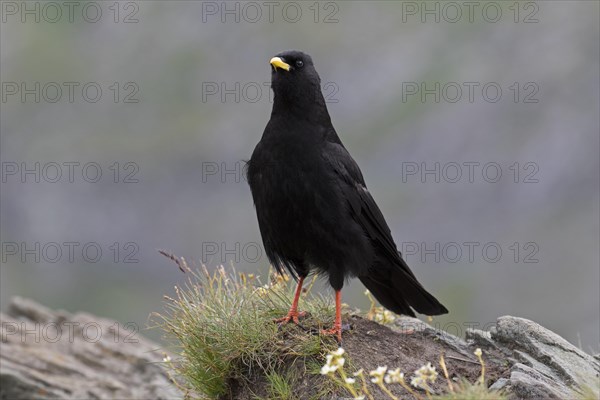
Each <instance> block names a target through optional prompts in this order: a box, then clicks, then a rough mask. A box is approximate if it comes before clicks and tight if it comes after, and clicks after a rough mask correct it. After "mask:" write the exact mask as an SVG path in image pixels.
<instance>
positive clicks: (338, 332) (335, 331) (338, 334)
mask: <svg viewBox="0 0 600 400" xmlns="http://www.w3.org/2000/svg"><path fill="white" fill-rule="evenodd" d="M321 335H335V338H336V339H337V341H338V343H342V326H341V325H337V324H335V325H333V328H331V329H321Z"/></svg>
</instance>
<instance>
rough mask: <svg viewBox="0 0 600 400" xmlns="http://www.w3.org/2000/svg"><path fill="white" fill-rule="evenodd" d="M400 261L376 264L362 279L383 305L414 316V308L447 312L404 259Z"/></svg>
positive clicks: (394, 310)
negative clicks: (399, 263) (411, 270)
mask: <svg viewBox="0 0 600 400" xmlns="http://www.w3.org/2000/svg"><path fill="white" fill-rule="evenodd" d="M400 261H401V262H402V264H403V265H400V266H395V265H394V266H391V267H390V266H389V264H388V265H377V264H376V265H374V266H373V268H371V269H370V270H369V274H368V275H365V276H360V277H359V279H360V281H361V282H362V283H363V285H365V286H366V288H367V289H369V291H370V292H371V293H372V294H373V296H374V297H375V298H376V299H377V300H378V301H379V302H380V303H381V305H382V306H384V307H385V308H387V309H388V310H391V311H393V312H395V313H397V314H403V315H410V316H411V317H414V316H415V313H414V311H413V310H412V309H414V310H415V311H417V312H418V313H421V314H425V315H440V314H447V313H448V309H446V307H444V306H443V305H442V304H441V303H440V302H439V301H438V300H437V299H436V298H435V297H433V295H431V294H430V293H429V292H427V291H426V290H425V288H424V287H423V286H422V285H421V284H420V283H419V282H418V281H417V279H416V278H415V277H414V275H413V274H412V272H410V269H409V268H408V265H406V263H405V262H404V260H402V259H400ZM411 307H412V309H411Z"/></svg>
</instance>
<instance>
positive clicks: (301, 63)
mask: <svg viewBox="0 0 600 400" xmlns="http://www.w3.org/2000/svg"><path fill="white" fill-rule="evenodd" d="M303 66H304V63H303V62H302V60H298V61H296V67H298V68H302V67H303Z"/></svg>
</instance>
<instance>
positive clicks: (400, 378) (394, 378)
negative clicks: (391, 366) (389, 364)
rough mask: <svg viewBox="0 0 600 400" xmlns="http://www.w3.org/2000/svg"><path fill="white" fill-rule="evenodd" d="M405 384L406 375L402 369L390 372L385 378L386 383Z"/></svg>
mask: <svg viewBox="0 0 600 400" xmlns="http://www.w3.org/2000/svg"><path fill="white" fill-rule="evenodd" d="M399 382H404V374H403V373H402V372H400V368H396V369H395V370H393V371H388V373H387V375H386V376H385V383H399Z"/></svg>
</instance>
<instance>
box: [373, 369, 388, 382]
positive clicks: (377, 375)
mask: <svg viewBox="0 0 600 400" xmlns="http://www.w3.org/2000/svg"><path fill="white" fill-rule="evenodd" d="M385 371H387V367H386V366H383V367H377V369H375V370H373V371H371V372H369V375H370V376H372V378H371V382H373V383H376V384H380V383H383V376H384V375H385Z"/></svg>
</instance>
